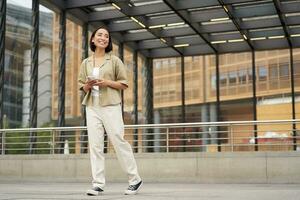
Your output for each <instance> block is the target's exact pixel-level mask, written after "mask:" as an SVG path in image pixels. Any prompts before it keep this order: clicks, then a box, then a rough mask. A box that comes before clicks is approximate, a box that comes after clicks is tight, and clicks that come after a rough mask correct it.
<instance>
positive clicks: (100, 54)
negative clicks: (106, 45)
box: [94, 48, 105, 58]
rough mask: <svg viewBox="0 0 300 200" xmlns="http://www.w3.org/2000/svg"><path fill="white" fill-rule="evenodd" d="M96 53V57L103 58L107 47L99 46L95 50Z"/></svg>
mask: <svg viewBox="0 0 300 200" xmlns="http://www.w3.org/2000/svg"><path fill="white" fill-rule="evenodd" d="M94 55H95V58H103V57H104V55H105V49H98V48H97V49H96V50H95V53H94Z"/></svg>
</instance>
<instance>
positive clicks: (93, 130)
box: [86, 104, 141, 189]
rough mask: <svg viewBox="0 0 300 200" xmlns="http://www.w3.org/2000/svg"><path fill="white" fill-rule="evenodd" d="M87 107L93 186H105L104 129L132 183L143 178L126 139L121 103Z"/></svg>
mask: <svg viewBox="0 0 300 200" xmlns="http://www.w3.org/2000/svg"><path fill="white" fill-rule="evenodd" d="M96 105H97V104H94V106H87V107H86V118H87V129H88V141H89V150H90V160H91V167H92V177H93V181H92V184H93V187H95V186H98V187H100V188H102V189H103V188H104V186H105V176H104V165H105V163H104V161H105V158H104V129H105V131H106V133H107V136H108V138H109V139H110V141H111V143H112V144H113V147H114V149H115V152H116V155H117V158H118V161H119V163H120V164H121V167H122V169H123V170H124V171H125V172H126V173H127V175H128V182H129V184H130V185H132V184H136V183H138V182H139V181H140V180H141V178H140V176H139V174H138V170H137V165H136V162H135V159H134V156H133V152H132V148H131V146H130V144H129V143H128V142H127V141H126V140H124V122H123V119H122V111H121V105H120V104H118V105H112V106H103V107H102V106H99V104H98V105H97V106H96Z"/></svg>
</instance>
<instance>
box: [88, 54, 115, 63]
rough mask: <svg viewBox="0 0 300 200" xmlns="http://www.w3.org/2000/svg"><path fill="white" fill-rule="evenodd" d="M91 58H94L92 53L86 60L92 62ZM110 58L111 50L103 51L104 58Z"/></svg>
mask: <svg viewBox="0 0 300 200" xmlns="http://www.w3.org/2000/svg"><path fill="white" fill-rule="evenodd" d="M93 59H94V53H93V54H92V55H91V56H90V57H88V58H87V61H88V62H93ZM110 59H111V52H109V53H105V55H104V60H110Z"/></svg>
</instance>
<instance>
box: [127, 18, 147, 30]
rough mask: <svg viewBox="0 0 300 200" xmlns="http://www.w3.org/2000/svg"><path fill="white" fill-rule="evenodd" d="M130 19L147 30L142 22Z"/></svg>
mask: <svg viewBox="0 0 300 200" xmlns="http://www.w3.org/2000/svg"><path fill="white" fill-rule="evenodd" d="M130 19H132V20H133V21H135V22H136V23H138V24H139V25H140V26H141V27H143V28H146V26H145V25H144V24H143V23H142V22H140V21H139V20H137V19H136V18H135V17H130Z"/></svg>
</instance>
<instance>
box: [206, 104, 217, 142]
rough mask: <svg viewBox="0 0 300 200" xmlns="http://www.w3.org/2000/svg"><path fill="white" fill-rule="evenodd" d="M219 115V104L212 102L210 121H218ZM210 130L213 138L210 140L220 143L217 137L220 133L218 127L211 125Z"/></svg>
mask: <svg viewBox="0 0 300 200" xmlns="http://www.w3.org/2000/svg"><path fill="white" fill-rule="evenodd" d="M217 115H218V113H217V106H216V105H215V104H210V105H209V119H210V120H209V121H210V122H216V121H218V116H217ZM208 131H209V134H210V137H211V138H212V139H211V140H210V143H211V144H218V140H217V138H218V133H217V131H218V127H216V126H211V127H209V129H208Z"/></svg>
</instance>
